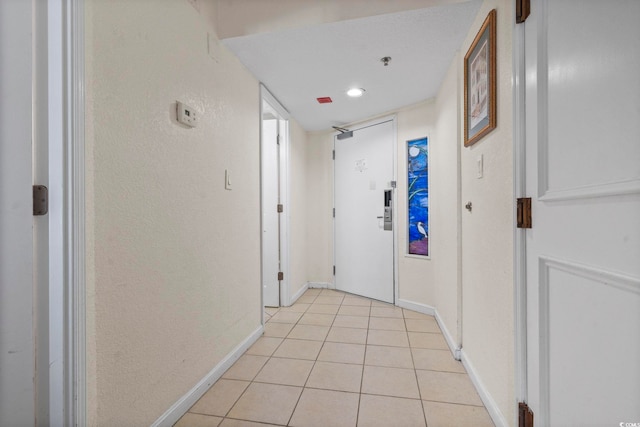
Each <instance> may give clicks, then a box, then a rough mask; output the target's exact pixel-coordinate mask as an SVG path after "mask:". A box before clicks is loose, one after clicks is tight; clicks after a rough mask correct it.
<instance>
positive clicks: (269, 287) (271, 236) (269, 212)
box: [262, 117, 280, 307]
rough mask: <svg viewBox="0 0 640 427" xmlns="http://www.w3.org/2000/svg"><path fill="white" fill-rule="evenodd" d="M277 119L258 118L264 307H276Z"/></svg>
mask: <svg viewBox="0 0 640 427" xmlns="http://www.w3.org/2000/svg"><path fill="white" fill-rule="evenodd" d="M278 121H279V120H278V119H277V118H275V117H274V118H269V119H266V120H265V119H263V120H262V288H263V294H262V295H263V300H264V305H265V306H266V307H279V306H280V281H279V280H278V272H279V271H280V215H279V214H278V211H277V206H278V203H279V200H280V196H279V193H280V192H279V180H280V178H279V157H280V156H279V150H278Z"/></svg>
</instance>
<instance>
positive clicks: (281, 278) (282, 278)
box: [278, 271, 284, 280]
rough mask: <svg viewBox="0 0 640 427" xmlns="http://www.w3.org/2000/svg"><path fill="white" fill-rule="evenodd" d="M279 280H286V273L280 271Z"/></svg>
mask: <svg viewBox="0 0 640 427" xmlns="http://www.w3.org/2000/svg"><path fill="white" fill-rule="evenodd" d="M278 280H284V273H283V272H282V271H278Z"/></svg>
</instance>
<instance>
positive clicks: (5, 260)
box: [0, 1, 35, 427]
mask: <svg viewBox="0 0 640 427" xmlns="http://www.w3.org/2000/svg"><path fill="white" fill-rule="evenodd" d="M32 7H33V2H31V1H0V64H2V65H1V66H0V426H16V427H21V426H33V425H34V423H35V416H34V414H35V395H34V375H35V370H34V365H35V358H34V355H35V351H34V328H33V301H34V293H33V215H32V192H31V186H32V184H33V178H32V173H33V172H32V171H33V167H32V164H33V157H32V137H33V134H32V117H33V113H32V71H31V70H32V21H33V10H32Z"/></svg>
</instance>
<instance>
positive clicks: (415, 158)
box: [407, 137, 429, 257]
mask: <svg viewBox="0 0 640 427" xmlns="http://www.w3.org/2000/svg"><path fill="white" fill-rule="evenodd" d="M407 207H408V209H407V214H408V218H407V236H408V239H407V240H408V248H407V254H408V255H420V256H423V257H428V256H429V140H428V139H427V138H426V137H425V138H420V139H414V140H411V141H407Z"/></svg>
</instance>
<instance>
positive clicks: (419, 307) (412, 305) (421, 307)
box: [396, 299, 436, 316]
mask: <svg viewBox="0 0 640 427" xmlns="http://www.w3.org/2000/svg"><path fill="white" fill-rule="evenodd" d="M396 305H397V306H398V307H402V308H406V309H407V310H412V311H416V312H418V313H422V314H426V315H428V316H435V315H436V309H435V308H433V307H431V306H430V305H426V304H420V303H417V302H413V301H407V300H406V299H398V300H397V301H396Z"/></svg>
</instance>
